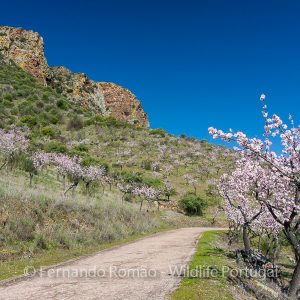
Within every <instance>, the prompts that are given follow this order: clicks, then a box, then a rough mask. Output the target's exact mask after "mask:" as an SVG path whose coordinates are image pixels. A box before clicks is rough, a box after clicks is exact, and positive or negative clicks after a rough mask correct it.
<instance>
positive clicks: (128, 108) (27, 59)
mask: <svg viewBox="0 0 300 300" xmlns="http://www.w3.org/2000/svg"><path fill="white" fill-rule="evenodd" d="M0 54H1V55H2V56H3V58H4V60H5V61H6V62H7V63H9V62H10V61H13V62H14V63H15V64H17V65H18V66H19V67H20V68H22V69H23V70H24V71H26V72H27V73H29V74H30V75H32V76H33V77H34V78H36V79H37V80H38V81H39V82H40V83H42V84H43V85H45V86H48V87H53V88H54V89H55V90H56V91H57V92H58V93H59V94H62V95H64V96H65V97H66V98H67V99H68V100H69V101H70V102H72V103H75V104H79V105H80V106H82V107H84V108H87V109H94V110H95V111H97V113H98V114H101V115H103V116H112V117H114V118H116V119H117V120H119V121H126V122H128V123H130V124H133V125H135V126H137V127H149V121H148V116H147V114H146V113H145V112H144V111H143V108H142V106H141V103H140V102H139V100H137V98H136V97H135V95H134V94H132V93H131V92H130V91H129V90H127V89H125V88H123V87H120V86H118V85H116V84H114V83H107V82H95V81H93V80H91V79H89V78H88V77H87V76H86V75H85V74H83V73H76V74H75V73H72V72H71V71H69V70H68V69H66V68H65V67H50V66H48V64H47V59H46V57H45V54H44V41H43V38H42V37H41V36H40V35H39V34H38V33H36V32H33V31H29V30H24V29H22V28H15V27H8V26H0Z"/></svg>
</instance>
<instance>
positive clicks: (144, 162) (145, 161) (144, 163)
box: [141, 160, 152, 171]
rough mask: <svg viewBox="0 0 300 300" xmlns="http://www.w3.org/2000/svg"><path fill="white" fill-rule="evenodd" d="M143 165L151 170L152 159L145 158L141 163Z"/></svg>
mask: <svg viewBox="0 0 300 300" xmlns="http://www.w3.org/2000/svg"><path fill="white" fill-rule="evenodd" d="M141 167H142V168H143V169H145V170H148V171H150V170H151V169H152V161H150V160H144V161H143V162H142V164H141Z"/></svg>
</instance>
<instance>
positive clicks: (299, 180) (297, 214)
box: [208, 94, 300, 299]
mask: <svg viewBox="0 0 300 300" xmlns="http://www.w3.org/2000/svg"><path fill="white" fill-rule="evenodd" d="M265 98H266V97H265V95H264V94H262V95H261V97H260V100H261V101H262V103H263V110H262V114H263V117H264V120H265V126H264V138H263V139H259V138H248V137H247V136H246V134H244V133H243V132H240V131H238V132H234V131H232V130H230V131H229V132H227V133H225V132H223V131H222V130H217V129H215V128H213V127H210V128H209V129H208V131H209V133H210V134H211V135H212V136H213V138H221V139H223V140H224V141H227V142H230V141H234V142H236V143H237V144H238V146H239V151H240V152H241V153H242V154H243V155H245V156H247V157H248V158H249V159H251V160H252V161H257V162H259V163H260V164H261V165H262V166H263V167H264V168H265V170H266V172H267V176H265V177H264V179H265V182H264V184H265V185H266V186H265V188H264V189H265V193H262V194H260V195H259V196H258V199H256V200H257V201H259V202H260V203H263V204H264V205H265V206H266V207H267V209H268V211H269V212H270V214H271V215H272V217H273V219H274V220H275V221H276V222H277V223H278V224H279V225H281V226H282V227H283V232H284V234H285V236H286V237H287V239H288V241H289V243H290V245H291V246H292V248H293V250H294V252H295V256H296V258H297V263H296V267H295V269H294V273H293V276H292V280H291V282H290V287H289V291H288V295H289V297H290V298H291V299H296V297H297V296H296V294H297V290H298V289H299V286H300V237H299V236H300V234H299V231H300V127H299V126H298V127H295V124H294V121H293V119H292V117H291V116H289V119H290V126H288V125H287V124H284V123H283V121H282V120H281V119H280V117H279V116H277V115H276V114H274V115H272V116H271V117H269V113H268V111H267V106H266V104H265ZM274 138H277V139H279V140H280V141H281V145H282V151H281V153H280V154H277V153H275V152H274V151H272V150H271V147H272V139H274ZM271 176H272V180H268V178H270V177H271Z"/></svg>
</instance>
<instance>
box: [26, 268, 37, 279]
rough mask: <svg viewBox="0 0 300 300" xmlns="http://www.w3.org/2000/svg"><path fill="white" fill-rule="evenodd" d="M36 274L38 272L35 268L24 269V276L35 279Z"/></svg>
mask: <svg viewBox="0 0 300 300" xmlns="http://www.w3.org/2000/svg"><path fill="white" fill-rule="evenodd" d="M35 273H36V270H35V268H34V267H33V266H26V267H25V268H24V272H23V274H24V275H25V276H29V277H33V276H34V275H35Z"/></svg>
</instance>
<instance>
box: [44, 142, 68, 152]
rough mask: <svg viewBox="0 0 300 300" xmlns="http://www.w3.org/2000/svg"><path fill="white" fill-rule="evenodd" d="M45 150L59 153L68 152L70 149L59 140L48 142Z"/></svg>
mask: <svg viewBox="0 0 300 300" xmlns="http://www.w3.org/2000/svg"><path fill="white" fill-rule="evenodd" d="M44 150H45V151H46V152H57V153H67V151H68V149H67V147H66V145H64V144H63V143H61V142H57V141H53V142H49V143H46V144H45V145H44Z"/></svg>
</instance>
